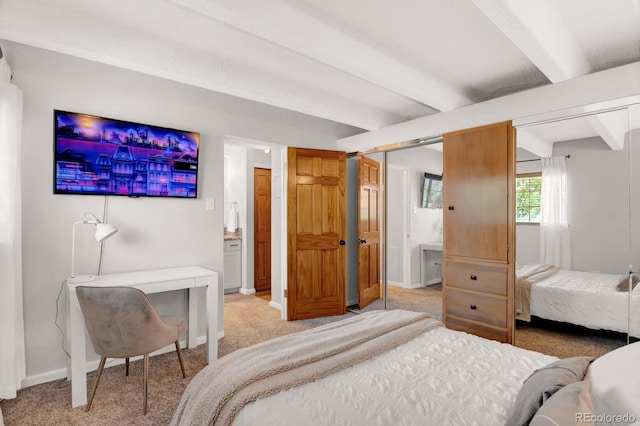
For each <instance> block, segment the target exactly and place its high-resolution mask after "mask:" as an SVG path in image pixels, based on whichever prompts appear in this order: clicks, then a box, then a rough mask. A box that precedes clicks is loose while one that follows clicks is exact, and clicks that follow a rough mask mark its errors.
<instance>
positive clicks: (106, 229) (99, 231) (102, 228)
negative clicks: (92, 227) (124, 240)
mask: <svg viewBox="0 0 640 426" xmlns="http://www.w3.org/2000/svg"><path fill="white" fill-rule="evenodd" d="M116 232H118V228H116V227H115V226H113V225H109V224H108V223H97V224H96V233H95V238H96V241H98V242H101V241H104V240H106V239H107V238H109V237H111V236H112V235H113V234H115V233H116Z"/></svg>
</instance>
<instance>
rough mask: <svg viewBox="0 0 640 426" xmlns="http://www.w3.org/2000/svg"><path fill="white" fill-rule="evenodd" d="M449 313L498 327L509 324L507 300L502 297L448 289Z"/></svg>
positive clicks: (447, 309) (446, 296) (447, 308)
mask: <svg viewBox="0 0 640 426" xmlns="http://www.w3.org/2000/svg"><path fill="white" fill-rule="evenodd" d="M445 298H446V299H445V303H446V311H447V315H456V316H459V317H463V318H468V319H472V320H476V321H482V322H486V323H488V324H493V325H496V326H498V327H506V326H507V300H506V299H504V298H501V297H495V296H489V295H484V294H478V293H471V292H466V291H460V290H453V289H447V290H446V292H445Z"/></svg>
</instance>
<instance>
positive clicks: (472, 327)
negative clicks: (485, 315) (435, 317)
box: [445, 317, 509, 343]
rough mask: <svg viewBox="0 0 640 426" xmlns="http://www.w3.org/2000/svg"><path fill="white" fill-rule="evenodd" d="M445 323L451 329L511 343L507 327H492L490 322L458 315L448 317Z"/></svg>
mask: <svg viewBox="0 0 640 426" xmlns="http://www.w3.org/2000/svg"><path fill="white" fill-rule="evenodd" d="M445 325H446V327H447V328H449V329H451V330H458V331H464V332H466V333H471V334H475V335H476V336H480V337H484V338H485V339H491V340H497V341H499V342H504V343H509V339H508V335H509V334H508V333H507V329H506V328H498V327H492V326H490V325H488V324H481V323H477V322H472V321H467V320H465V319H464V318H458V317H447V319H446V321H445Z"/></svg>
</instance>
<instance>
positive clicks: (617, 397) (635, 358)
mask: <svg viewBox="0 0 640 426" xmlns="http://www.w3.org/2000/svg"><path fill="white" fill-rule="evenodd" d="M639 363H640V342H636V343H632V344H630V345H627V346H623V347H621V348H618V349H616V350H614V351H611V352H609V353H607V354H605V355H603V356H601V357H600V358H598V359H597V360H595V361H594V362H593V363H592V364H591V367H589V371H588V372H587V376H586V378H587V379H589V380H590V381H591V399H592V401H593V409H594V411H595V414H603V415H604V414H606V415H625V414H626V415H631V416H633V417H634V418H635V420H633V421H638V420H640V404H639V403H638V401H640V386H639V385H638V384H639V383H640V365H639ZM633 421H632V422H633Z"/></svg>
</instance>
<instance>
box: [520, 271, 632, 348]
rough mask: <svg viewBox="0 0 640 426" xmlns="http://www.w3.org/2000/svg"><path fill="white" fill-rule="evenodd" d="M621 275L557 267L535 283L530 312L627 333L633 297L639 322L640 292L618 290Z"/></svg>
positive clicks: (538, 315) (586, 325)
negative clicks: (553, 271) (631, 292)
mask: <svg viewBox="0 0 640 426" xmlns="http://www.w3.org/2000/svg"><path fill="white" fill-rule="evenodd" d="M526 267H527V266H525V267H523V268H526ZM516 274H517V272H516ZM622 278H623V277H621V276H620V275H614V274H601V273H595V272H581V271H567V270H563V269H560V270H557V271H556V272H555V273H553V274H551V275H550V276H547V277H546V278H544V279H542V280H540V281H537V282H535V283H533V284H532V286H531V306H530V312H531V315H532V316H536V317H538V318H543V319H548V320H553V321H559V322H565V323H570V324H575V325H580V326H583V327H587V328H591V329H594V330H610V331H617V332H621V333H626V332H627V330H628V314H627V313H628V312H629V303H630V301H631V304H632V306H631V323H632V324H634V323H635V324H640V294H637V293H638V291H637V290H634V293H633V294H632V295H631V297H630V296H629V293H628V292H627V291H618V289H617V287H618V283H619V282H620V280H621V279H622ZM636 288H639V287H636ZM636 337H640V336H637V335H636Z"/></svg>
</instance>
